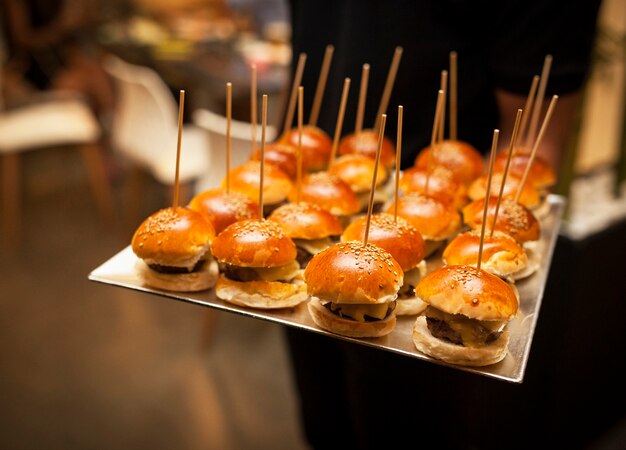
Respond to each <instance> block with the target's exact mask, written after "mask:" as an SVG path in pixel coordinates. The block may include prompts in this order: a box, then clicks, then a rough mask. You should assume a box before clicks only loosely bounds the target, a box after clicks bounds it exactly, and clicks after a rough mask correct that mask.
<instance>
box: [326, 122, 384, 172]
mask: <svg viewBox="0 0 626 450" xmlns="http://www.w3.org/2000/svg"><path fill="white" fill-rule="evenodd" d="M378 137H379V136H378V132H377V131H375V130H372V129H367V130H362V131H361V132H360V133H352V134H349V135H347V136H345V137H343V138H342V139H341V141H340V142H339V148H338V149H337V152H338V153H339V155H348V154H352V153H358V154H361V155H365V156H369V157H370V158H372V159H376V152H377V151H378ZM380 163H381V164H382V165H383V166H385V167H388V168H389V167H393V166H394V165H395V163H396V149H395V147H394V144H393V142H392V141H391V140H390V139H389V138H388V137H386V136H385V137H383V144H382V148H381V151H380Z"/></svg>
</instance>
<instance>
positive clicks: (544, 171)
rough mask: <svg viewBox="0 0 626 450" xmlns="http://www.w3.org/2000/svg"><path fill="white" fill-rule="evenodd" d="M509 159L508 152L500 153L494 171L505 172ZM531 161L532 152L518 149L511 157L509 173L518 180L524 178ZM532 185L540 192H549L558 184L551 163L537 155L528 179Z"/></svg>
mask: <svg viewBox="0 0 626 450" xmlns="http://www.w3.org/2000/svg"><path fill="white" fill-rule="evenodd" d="M507 159H508V152H500V153H498V154H497V155H496V160H495V162H494V170H496V171H498V172H504V169H505V167H506V162H507ZM529 161H530V151H529V150H526V149H521V148H518V149H516V150H515V152H514V153H513V155H512V156H511V162H510V164H509V173H511V174H512V175H513V176H516V177H518V178H522V176H524V172H525V171H526V166H527V165H528V162H529ZM526 182H527V183H530V184H531V185H532V186H534V187H535V189H537V190H538V191H540V192H547V191H549V190H550V188H552V186H554V184H555V183H556V174H555V173H554V169H552V166H551V165H550V163H549V162H548V161H547V160H545V159H544V158H542V157H541V156H540V155H538V154H536V155H535V158H534V159H533V165H532V166H530V171H529V172H528V179H527V181H526Z"/></svg>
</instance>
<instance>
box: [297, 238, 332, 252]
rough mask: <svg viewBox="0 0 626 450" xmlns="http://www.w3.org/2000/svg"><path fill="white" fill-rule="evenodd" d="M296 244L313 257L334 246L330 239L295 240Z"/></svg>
mask: <svg viewBox="0 0 626 450" xmlns="http://www.w3.org/2000/svg"><path fill="white" fill-rule="evenodd" d="M293 242H294V244H296V245H297V246H298V247H301V248H303V249H305V250H306V251H307V252H309V253H310V254H311V255H317V254H318V253H319V252H321V251H322V250H326V249H327V248H328V247H330V245H331V244H332V241H331V240H330V238H327V237H325V238H321V239H311V240H307V239H294V240H293Z"/></svg>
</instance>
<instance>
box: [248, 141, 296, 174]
mask: <svg viewBox="0 0 626 450" xmlns="http://www.w3.org/2000/svg"><path fill="white" fill-rule="evenodd" d="M263 154H264V156H265V162H268V163H270V164H272V165H274V166H276V167H278V168H279V169H280V170H282V171H283V172H284V173H285V174H287V176H289V178H291V179H292V180H295V179H296V176H297V171H298V149H297V148H296V147H294V146H293V145H290V144H288V143H286V142H273V143H271V144H265V148H264V149H263ZM250 159H251V160H252V161H259V160H260V159H261V148H260V147H257V148H256V149H255V150H254V151H253V152H252V154H251V155H250Z"/></svg>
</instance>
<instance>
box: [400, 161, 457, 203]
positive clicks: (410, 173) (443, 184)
mask: <svg viewBox="0 0 626 450" xmlns="http://www.w3.org/2000/svg"><path fill="white" fill-rule="evenodd" d="M427 178H428V193H429V194H430V195H431V196H433V197H437V198H440V199H441V200H444V201H447V202H450V203H453V204H454V205H455V206H456V207H457V208H462V207H463V206H464V205H465V204H467V188H466V187H465V185H464V184H463V183H461V182H459V180H458V179H457V178H456V177H455V176H454V174H453V173H452V171H450V170H449V169H446V168H445V167H443V166H435V167H433V169H432V170H431V171H430V174H428V171H427V170H426V169H423V168H418V167H411V168H410V169H407V170H405V171H403V172H402V175H401V176H400V190H401V191H402V193H404V194H408V193H410V192H422V193H423V192H425V191H426V179H427Z"/></svg>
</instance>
